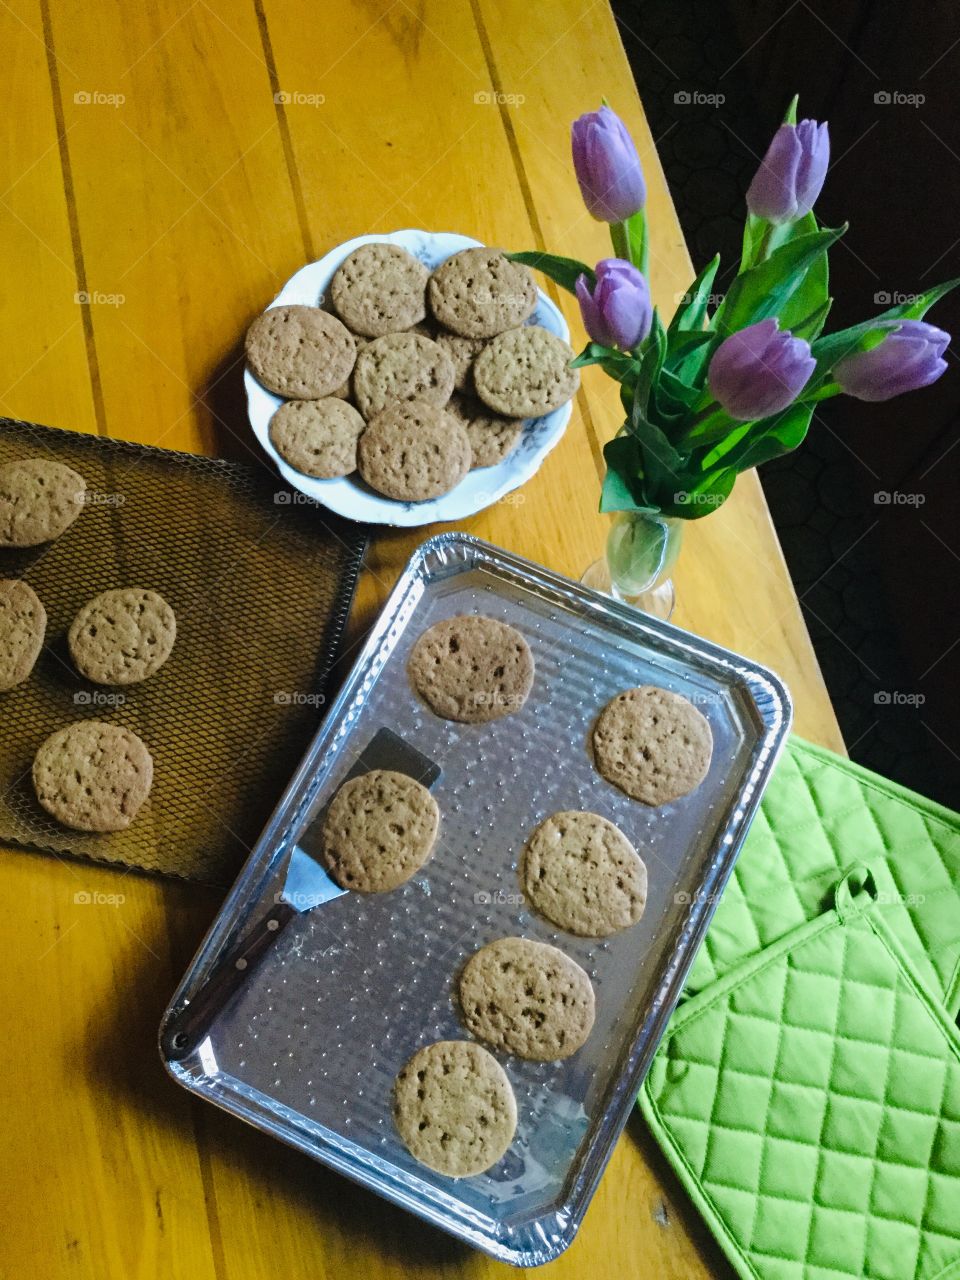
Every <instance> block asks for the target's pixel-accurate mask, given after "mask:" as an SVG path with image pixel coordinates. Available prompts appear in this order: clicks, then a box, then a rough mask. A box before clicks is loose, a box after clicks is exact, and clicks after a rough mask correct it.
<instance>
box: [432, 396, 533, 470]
mask: <svg viewBox="0 0 960 1280" xmlns="http://www.w3.org/2000/svg"><path fill="white" fill-rule="evenodd" d="M446 408H447V413H448V414H449V415H450V417H451V418H455V419H456V420H457V422H459V423H460V425H461V426H462V427H463V429H464V430H465V431H466V433H467V439H468V440H469V441H470V449H471V452H472V453H473V465H474V467H492V466H494V465H495V464H496V463H498V462H502V461H503V460H504V458H505V457H506V456H507V455H508V454H510V453H512V452H513V450H514V449H515V448H516V446H517V441H518V440H519V439H520V437H521V435H522V434H523V419H522V418H504V417H503V416H502V415H501V414H499V413H494V412H493V410H492V409H488V408H487V406H486V405H485V404H484V403H483V401H482V400H478V399H477V397H476V396H468V395H463V394H461V393H460V392H459V391H455V392H454V393H453V395H452V396H451V397H450V403H449V404H448V405H447V407H446Z"/></svg>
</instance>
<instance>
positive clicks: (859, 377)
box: [833, 320, 950, 401]
mask: <svg viewBox="0 0 960 1280" xmlns="http://www.w3.org/2000/svg"><path fill="white" fill-rule="evenodd" d="M949 344H950V335H949V333H944V331H943V330H942V329H937V328H935V326H934V325H932V324H925V323H924V321H923V320H900V321H893V322H892V327H891V332H890V334H889V336H888V337H886V338H884V340H883V341H882V342H881V343H880V344H879V346H876V347H872V348H871V349H870V350H869V351H861V352H859V353H858V354H857V355H852V356H847V357H846V358H845V359H844V360H841V361H840V362H839V363H838V364H837V366H836V367H835V369H834V371H833V376H834V379H835V380H836V381H837V382H839V384H840V387H841V390H843V391H845V392H846V393H847V395H848V396H854V397H855V398H856V399H857V400H871V401H877V400H891V399H892V398H893V397H894V396H899V395H903V393H904V392H905V391H916V390H918V388H920V387H928V386H929V385H930V383H931V382H936V380H937V379H938V378H939V377H940V375H941V374H942V373H943V372H944V371H945V370H946V367H947V362H946V360H944V359H943V353H944V351H946V349H947V347H948V346H949Z"/></svg>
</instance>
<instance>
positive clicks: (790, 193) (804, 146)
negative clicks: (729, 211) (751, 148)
mask: <svg viewBox="0 0 960 1280" xmlns="http://www.w3.org/2000/svg"><path fill="white" fill-rule="evenodd" d="M829 165H830V135H829V133H828V131H827V126H826V124H817V122H816V120H801V121H800V123H799V124H798V125H792V124H782V125H781V126H780V128H779V129H778V130H777V132H776V133H775V134H774V135H773V141H772V142H771V143H770V146H769V148H768V150H767V154H766V155H765V156H764V157H763V161H762V163H761V165H760V168H759V169H758V170H757V172H756V174H755V175H754V179H753V181H752V182H751V183H750V189H749V190H748V191H747V208H748V209H749V210H750V212H751V213H752V214H753V215H754V216H755V217H757V218H765V219H766V220H767V221H768V222H774V223H782V222H794V221H795V220H796V219H797V218H803V217H805V216H806V214H808V213H809V212H810V210H811V209H812V208H813V206H814V204H815V203H816V199H817V196H818V195H819V194H820V191H821V189H822V187H823V183H824V179H825V178H826V176H827V169H828V167H829Z"/></svg>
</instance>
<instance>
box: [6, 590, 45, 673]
mask: <svg viewBox="0 0 960 1280" xmlns="http://www.w3.org/2000/svg"><path fill="white" fill-rule="evenodd" d="M46 630H47V611H46V609H44V607H43V605H42V604H41V603H40V598H39V596H38V595H37V593H36V592H35V591H34V589H33V587H31V586H29V585H28V584H27V583H26V582H21V581H20V580H19V579H17V578H2V579H0V693H6V692H7V690H8V689H12V688H14V686H15V685H18V684H22V683H23V682H24V680H26V678H27V676H28V675H29V674H30V672H31V671H32V670H33V667H34V663H35V662H36V660H37V658H38V657H39V656H40V650H41V649H42V648H43V637H44V635H45V634H46Z"/></svg>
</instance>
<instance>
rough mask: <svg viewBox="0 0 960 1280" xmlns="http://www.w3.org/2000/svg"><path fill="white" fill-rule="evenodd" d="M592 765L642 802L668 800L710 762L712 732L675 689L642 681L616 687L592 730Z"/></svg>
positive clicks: (695, 782) (696, 781) (696, 780)
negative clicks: (619, 690) (638, 685)
mask: <svg viewBox="0 0 960 1280" xmlns="http://www.w3.org/2000/svg"><path fill="white" fill-rule="evenodd" d="M593 751H594V755H595V757H596V761H597V769H598V770H599V771H600V773H601V774H602V775H603V777H604V778H606V779H607V781H608V782H612V783H613V784H614V786H616V787H619V788H620V790H621V791H625V792H626V793H627V795H628V796H632V798H633V799H634V800H642V801H643V803H644V804H649V805H658V804H669V802H670V801H671V800H677V799H679V797H680V796H685V795H686V794H687V792H688V791H693V790H694V788H695V787H698V786H699V785H700V783H701V782H702V781H703V779H704V778H705V777H706V775H707V770H708V769H709V768H710V759H711V756H712V755H713V734H712V733H711V731H710V723H709V721H708V720H707V719H706V717H705V716H703V715H701V714H700V712H699V711H698V710H697V709H696V707H695V706H693V705H692V704H691V703H690V702H688V701H687V699H686V698H682V697H681V696H680V694H679V693H670V692H669V691H668V690H667V689H658V688H656V687H655V686H653V685H644V686H643V687H642V688H640V689H627V690H626V692H625V693H618V694H617V696H616V697H615V698H612V699H611V700H610V702H608V703H607V705H606V706H605V707H604V709H603V711H602V712H601V713H600V717H599V719H598V720H597V723H596V725H595V726H594V730H593Z"/></svg>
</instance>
